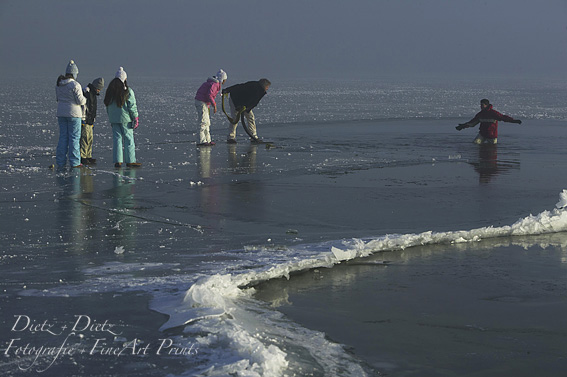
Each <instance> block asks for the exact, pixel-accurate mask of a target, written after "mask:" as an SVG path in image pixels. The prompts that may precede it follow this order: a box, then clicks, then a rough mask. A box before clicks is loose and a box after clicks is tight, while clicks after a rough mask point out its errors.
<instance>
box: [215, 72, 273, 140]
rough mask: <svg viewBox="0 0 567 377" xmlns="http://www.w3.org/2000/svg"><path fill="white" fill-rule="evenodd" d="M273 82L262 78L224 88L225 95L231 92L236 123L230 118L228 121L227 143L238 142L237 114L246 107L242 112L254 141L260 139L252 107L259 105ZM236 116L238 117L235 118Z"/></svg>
mask: <svg viewBox="0 0 567 377" xmlns="http://www.w3.org/2000/svg"><path fill="white" fill-rule="evenodd" d="M270 85H272V83H271V82H270V81H269V80H268V79H260V80H258V81H248V82H246V83H244V84H236V85H233V86H229V87H228V88H225V89H223V90H222V94H223V95H228V94H230V101H229V102H230V115H231V118H232V119H233V120H235V121H236V123H232V122H231V121H230V119H229V121H228V123H229V126H228V139H227V143H229V144H234V143H236V126H237V125H238V116H237V114H238V113H240V112H241V110H242V109H243V108H244V112H242V114H243V115H244V117H245V118H246V120H247V122H248V130H249V131H250V133H251V135H250V136H251V138H252V141H253V142H254V141H259V140H260V139H258V134H257V133H256V120H255V118H254V113H253V112H252V109H253V108H254V107H256V106H257V105H258V103H259V102H260V100H261V99H262V97H264V96H265V95H266V92H267V91H268V88H269V87H270ZM235 118H236V119H235Z"/></svg>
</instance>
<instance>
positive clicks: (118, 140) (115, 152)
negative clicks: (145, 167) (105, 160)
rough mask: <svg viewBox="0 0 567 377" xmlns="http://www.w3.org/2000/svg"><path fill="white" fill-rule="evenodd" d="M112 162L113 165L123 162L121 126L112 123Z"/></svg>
mask: <svg viewBox="0 0 567 377" xmlns="http://www.w3.org/2000/svg"><path fill="white" fill-rule="evenodd" d="M112 160H113V161H114V163H115V164H117V163H118V164H121V163H122V162H124V159H123V153H122V124H121V123H112Z"/></svg>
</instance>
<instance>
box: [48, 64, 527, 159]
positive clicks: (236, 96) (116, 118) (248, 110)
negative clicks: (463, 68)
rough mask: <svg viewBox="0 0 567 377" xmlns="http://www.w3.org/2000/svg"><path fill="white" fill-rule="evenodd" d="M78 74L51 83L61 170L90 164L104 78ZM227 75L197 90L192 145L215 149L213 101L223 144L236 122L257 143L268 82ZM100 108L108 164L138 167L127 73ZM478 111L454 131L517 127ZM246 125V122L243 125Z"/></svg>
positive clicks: (491, 132) (490, 136)
mask: <svg viewBox="0 0 567 377" xmlns="http://www.w3.org/2000/svg"><path fill="white" fill-rule="evenodd" d="M78 73H79V69H78V68H77V65H76V64H75V62H74V61H73V60H71V61H70V62H69V64H68V65H67V68H66V70H65V75H61V76H59V78H58V79H57V86H56V95H57V102H58V105H57V118H58V122H59V142H58V144H57V153H56V163H57V166H58V167H64V166H65V164H66V162H67V156H68V159H69V163H70V165H71V166H72V167H74V168H75V167H80V166H82V165H83V164H84V165H87V164H93V163H95V162H96V159H94V158H92V145H93V127H94V122H95V118H96V110H97V96H98V95H100V91H101V90H102V89H103V88H104V79H103V78H97V79H96V80H94V81H93V82H92V83H90V84H88V86H87V87H86V88H85V89H84V90H83V89H82V87H81V85H80V84H79V83H78V82H77V75H78ZM227 79H228V75H227V74H226V72H225V71H223V70H222V69H220V70H219V71H218V72H217V74H216V75H215V76H212V77H209V78H208V79H207V81H205V82H204V83H203V84H202V85H201V86H200V87H199V89H198V90H197V94H196V95H195V108H196V110H197V116H198V123H199V126H198V127H199V141H198V142H197V146H199V147H209V146H213V145H215V142H213V141H212V139H211V133H210V127H211V117H210V112H211V110H212V111H213V113H216V112H217V111H218V106H217V101H216V97H217V95H218V93H219V92H220V93H221V96H222V110H223V112H224V113H225V114H226V117H227V119H228V123H229V126H228V136H227V143H229V144H235V143H236V128H237V125H238V123H239V120H240V119H241V120H242V125H243V126H244V129H245V131H246V133H247V134H248V135H249V136H250V141H251V142H252V143H259V142H262V140H261V139H260V138H258V134H257V131H256V119H255V117H254V112H253V111H252V110H253V109H254V108H255V107H256V106H257V105H258V103H259V102H260V100H261V99H262V98H263V97H264V95H266V93H267V91H268V89H269V88H270V85H271V83H270V81H269V80H268V79H265V78H263V79H260V80H258V81H248V82H245V83H242V84H236V85H232V86H229V87H227V88H223V85H224V84H225V82H226V80H227ZM225 98H228V103H229V106H230V115H229V114H228V113H227V112H226V111H225V109H224V100H225ZM104 105H105V106H106V111H107V114H108V118H109V121H110V123H111V126H112V140H113V143H112V144H113V162H114V166H115V167H118V168H119V167H122V165H123V164H124V163H125V164H126V166H128V167H140V166H141V163H139V162H137V161H136V145H135V142H134V130H135V129H136V128H138V125H139V119H138V108H137V106H136V97H135V95H134V91H133V90H132V88H130V87H129V86H128V83H127V74H126V72H125V71H124V69H123V68H122V67H120V68H119V69H118V71H117V72H116V75H115V77H114V79H113V80H112V81H111V82H110V84H109V86H108V89H107V90H106V94H105V96H104ZM480 107H481V111H480V112H479V113H477V114H476V115H475V116H474V118H473V119H471V120H470V121H468V122H466V123H461V124H459V125H458V126H457V127H456V128H457V130H459V131H460V130H462V129H465V128H469V127H474V126H476V125H477V124H479V123H480V129H479V133H478V135H477V136H476V138H475V139H474V142H475V143H477V144H482V143H490V144H496V143H497V138H498V121H503V122H510V123H517V124H521V123H522V121H521V120H516V119H514V118H512V117H510V116H507V115H503V114H501V113H499V112H498V111H496V110H494V108H493V106H492V105H491V104H490V102H489V101H488V100H487V99H483V100H481V101H480ZM245 120H246V123H245Z"/></svg>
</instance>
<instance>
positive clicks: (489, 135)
mask: <svg viewBox="0 0 567 377" xmlns="http://www.w3.org/2000/svg"><path fill="white" fill-rule="evenodd" d="M480 108H481V110H480V112H479V113H477V114H476V115H475V116H474V118H472V119H471V120H469V121H468V122H466V123H460V124H459V125H458V126H457V127H456V128H457V130H459V131H460V130H462V129H464V128H469V127H474V126H476V125H477V124H479V123H480V129H479V133H478V135H477V136H476V138H475V139H474V141H473V142H474V143H476V144H482V143H484V142H487V143H490V144H496V142H497V138H498V121H499V120H501V121H503V122H508V123H517V124H522V121H521V120H516V119H514V118H512V117H510V116H508V115H503V114H500V113H499V112H498V111H496V110H494V109H493V108H492V105H491V104H490V101H488V100H487V99H482V100H481V101H480Z"/></svg>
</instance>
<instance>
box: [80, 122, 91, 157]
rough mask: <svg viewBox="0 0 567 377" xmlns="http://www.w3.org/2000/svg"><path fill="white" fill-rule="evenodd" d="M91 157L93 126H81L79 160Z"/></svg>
mask: <svg viewBox="0 0 567 377" xmlns="http://www.w3.org/2000/svg"><path fill="white" fill-rule="evenodd" d="M92 156H93V125H92V124H82V125H81V158H91V157H92Z"/></svg>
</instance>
